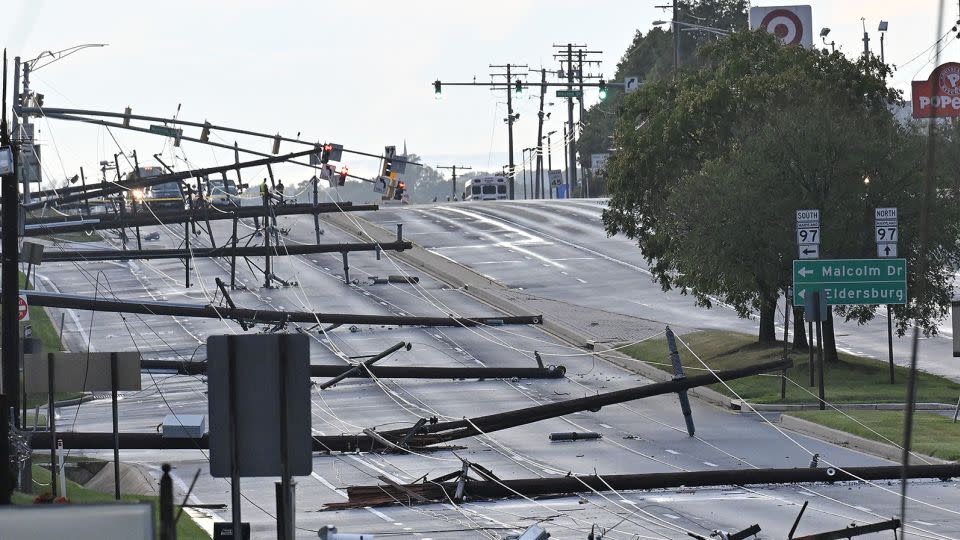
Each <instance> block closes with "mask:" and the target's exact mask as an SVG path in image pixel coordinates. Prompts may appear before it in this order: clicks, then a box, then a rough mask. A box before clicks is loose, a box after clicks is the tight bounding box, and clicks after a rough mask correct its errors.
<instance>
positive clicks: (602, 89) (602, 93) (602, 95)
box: [600, 79, 607, 101]
mask: <svg viewBox="0 0 960 540" xmlns="http://www.w3.org/2000/svg"><path fill="white" fill-rule="evenodd" d="M605 99H607V81H605V80H603V79H600V101H603V100H605Z"/></svg>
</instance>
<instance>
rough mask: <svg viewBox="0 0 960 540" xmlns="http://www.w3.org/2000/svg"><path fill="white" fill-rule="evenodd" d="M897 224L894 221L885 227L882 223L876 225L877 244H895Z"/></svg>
mask: <svg viewBox="0 0 960 540" xmlns="http://www.w3.org/2000/svg"><path fill="white" fill-rule="evenodd" d="M896 223H897V222H896V221H894V222H892V224H890V225H885V224H883V223H879V222H878V223H877V227H876V231H877V243H878V244H895V243H897V240H899V238H897V232H898V231H897V224H896Z"/></svg>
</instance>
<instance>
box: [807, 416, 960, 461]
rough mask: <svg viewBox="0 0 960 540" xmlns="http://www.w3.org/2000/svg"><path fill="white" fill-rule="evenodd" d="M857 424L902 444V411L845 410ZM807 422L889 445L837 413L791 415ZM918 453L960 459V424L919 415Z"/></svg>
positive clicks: (915, 440) (915, 442)
mask: <svg viewBox="0 0 960 540" xmlns="http://www.w3.org/2000/svg"><path fill="white" fill-rule="evenodd" d="M844 412H845V413H847V414H848V415H850V416H851V417H853V418H855V419H856V420H857V421H859V422H862V423H863V424H865V425H867V426H869V427H870V428H871V429H874V430H876V431H877V432H879V433H880V434H881V435H883V436H884V437H886V438H887V439H890V440H891V441H895V442H896V443H898V444H902V441H903V412H902V411H844ZM790 415H791V416H796V417H798V418H802V419H804V420H809V421H811V422H816V423H818V424H822V425H824V426H827V427H832V428H834V429H839V430H842V431H846V432H847V433H853V434H854V435H859V436H861V437H863V438H865V439H871V440H874V441H880V442H887V441H885V440H883V439H882V438H880V437H879V436H878V435H876V434H875V433H871V432H870V431H869V430H867V428H865V427H863V426H861V425H859V424H857V422H854V421H853V420H851V419H849V418H846V417H845V416H843V415H841V414H840V413H838V412H837V411H799V412H791V413H790ZM912 448H913V450H914V451H916V452H918V453H921V454H926V455H928V456H934V457H938V458H940V459H946V460H957V459H960V423H956V424H954V423H953V418H952V417H946V416H943V415H940V414H936V413H931V412H917V413H916V415H914V422H913V445H912Z"/></svg>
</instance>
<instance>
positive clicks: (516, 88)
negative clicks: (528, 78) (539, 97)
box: [513, 79, 523, 94]
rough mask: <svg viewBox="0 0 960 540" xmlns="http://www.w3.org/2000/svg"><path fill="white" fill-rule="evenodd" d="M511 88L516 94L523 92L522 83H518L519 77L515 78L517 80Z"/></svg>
mask: <svg viewBox="0 0 960 540" xmlns="http://www.w3.org/2000/svg"><path fill="white" fill-rule="evenodd" d="M513 90H514V91H515V92H516V93H518V94H519V93H520V92H523V85H522V84H520V79H517V81H516V82H515V83H513Z"/></svg>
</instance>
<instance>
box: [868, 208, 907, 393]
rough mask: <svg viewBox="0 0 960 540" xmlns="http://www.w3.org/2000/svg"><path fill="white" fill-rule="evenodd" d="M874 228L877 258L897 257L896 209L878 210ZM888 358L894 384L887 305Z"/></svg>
mask: <svg viewBox="0 0 960 540" xmlns="http://www.w3.org/2000/svg"><path fill="white" fill-rule="evenodd" d="M873 228H874V233H875V238H876V240H877V257H880V258H889V257H896V256H897V241H898V240H899V239H900V230H899V229H900V227H899V226H898V223H897V209H896V208H877V209H876V210H874V214H873ZM887 358H888V360H889V365H890V384H894V369H893V309H892V308H891V307H890V304H887Z"/></svg>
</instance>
